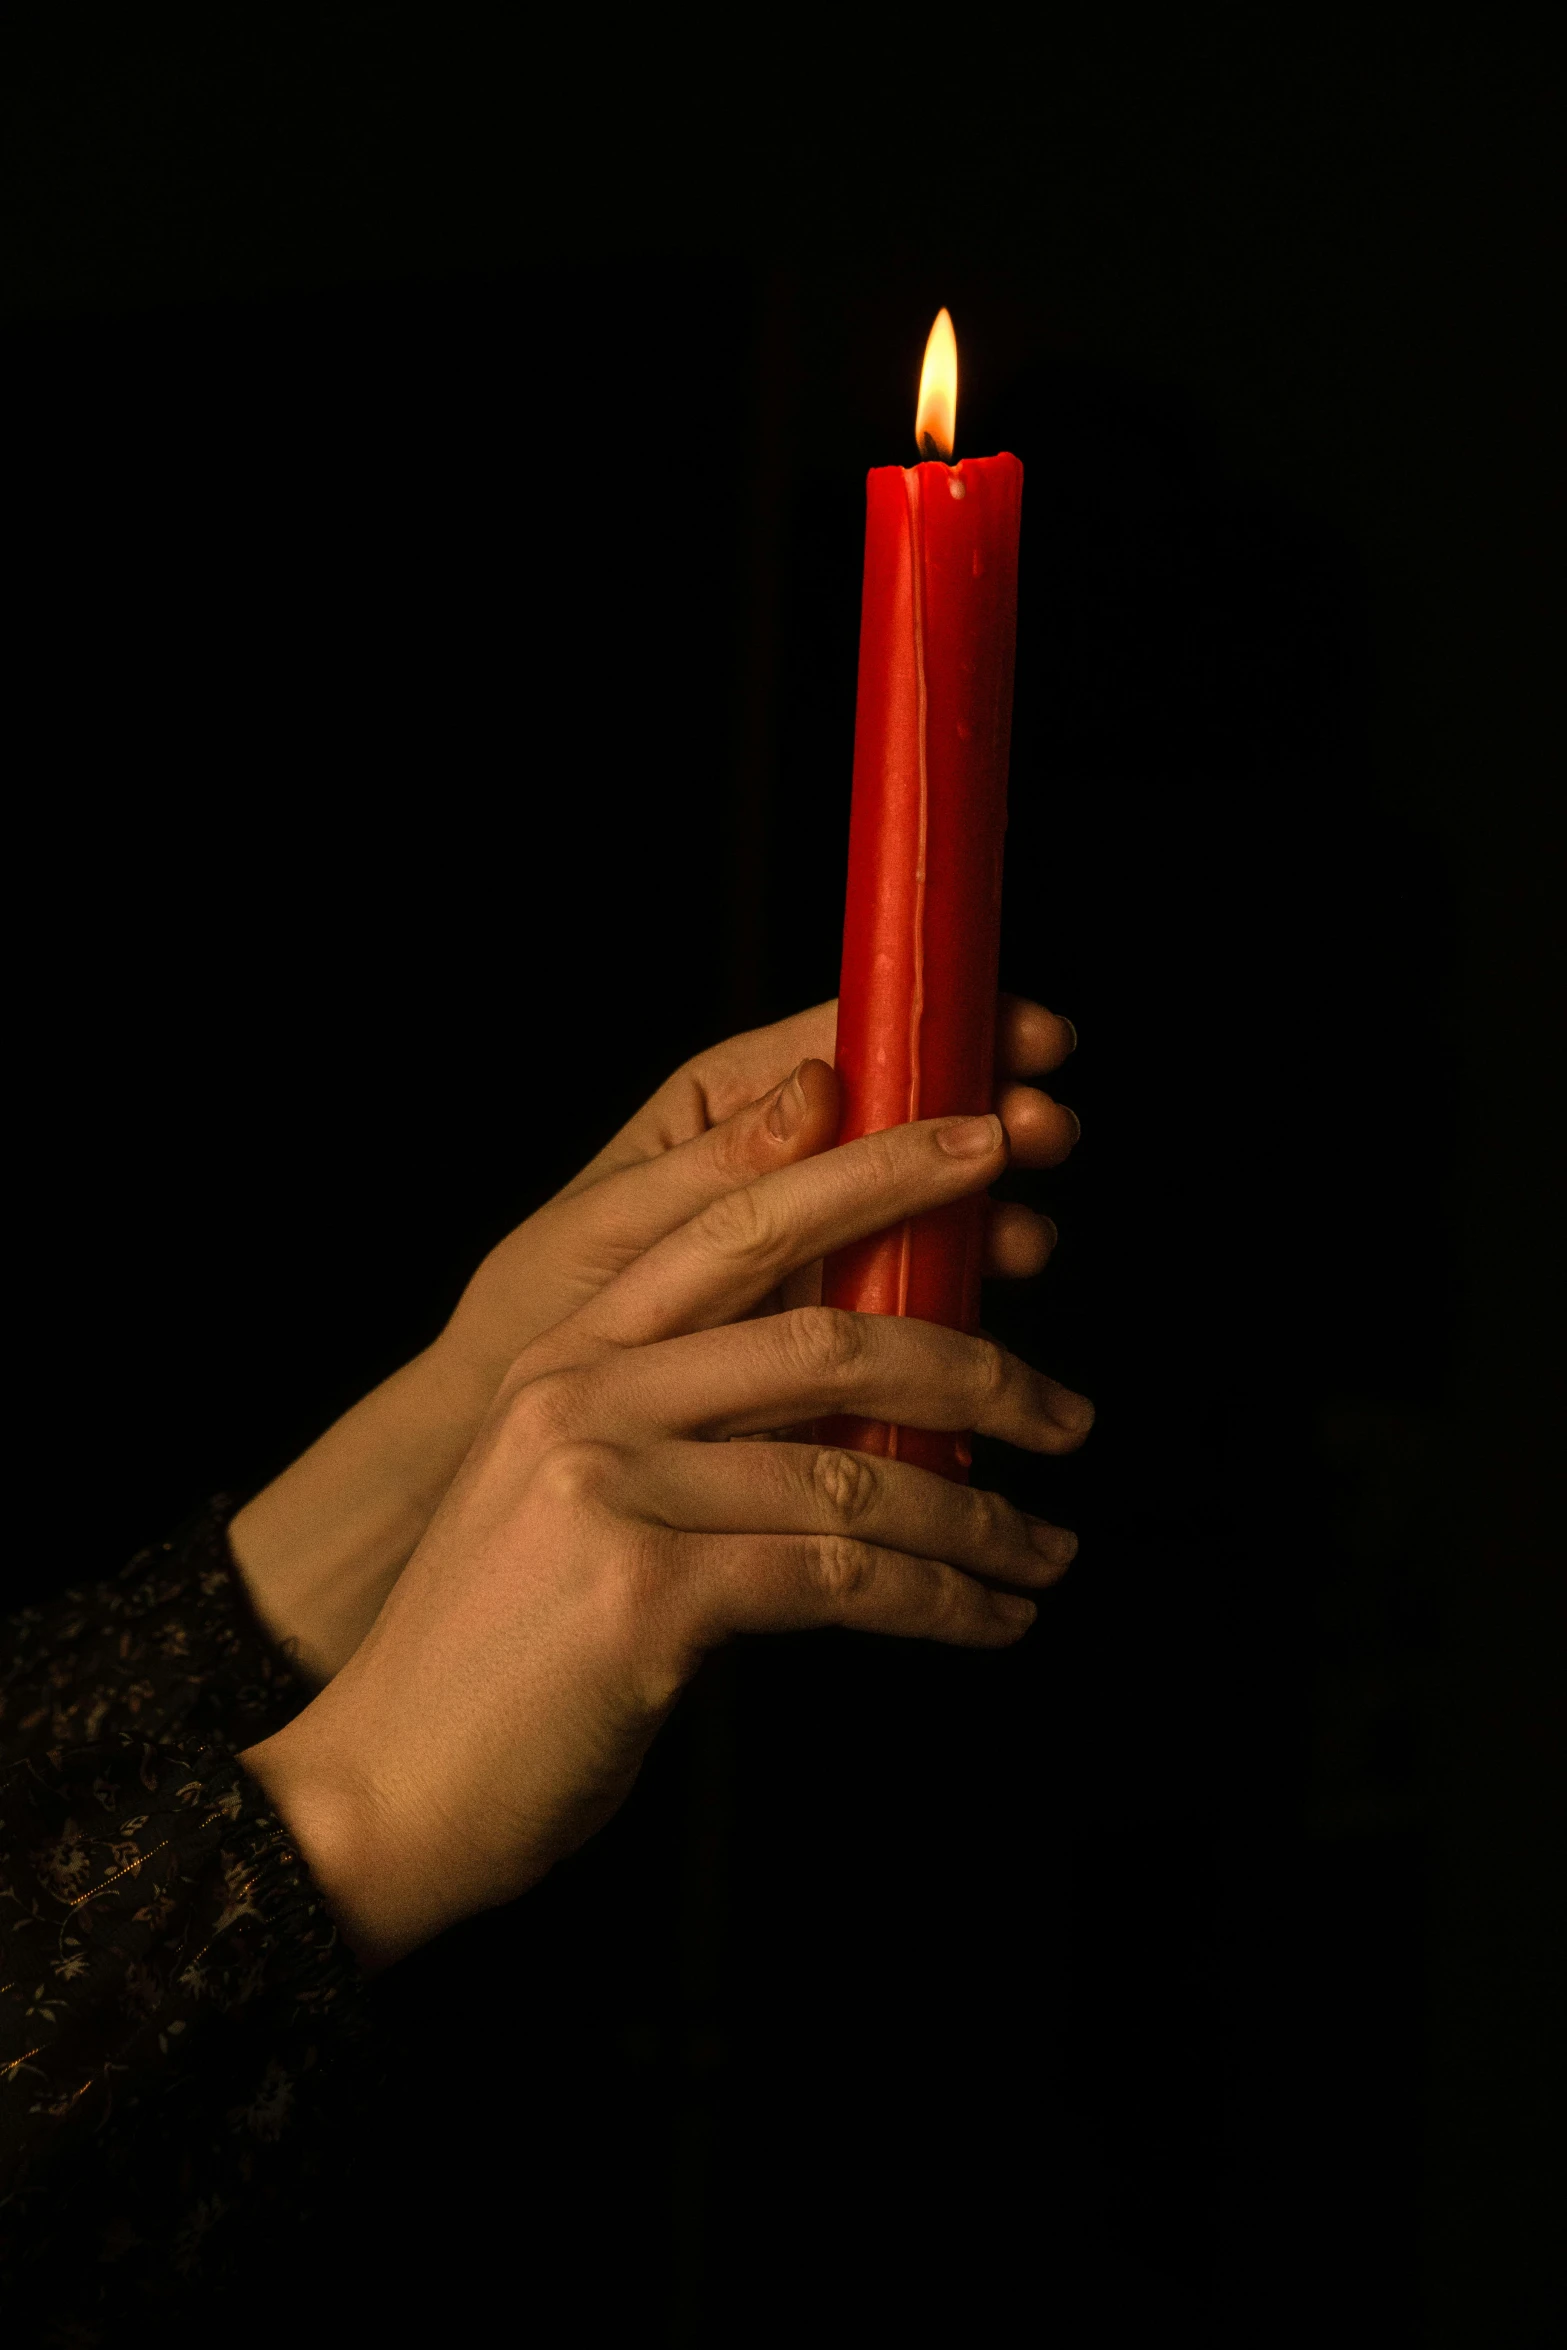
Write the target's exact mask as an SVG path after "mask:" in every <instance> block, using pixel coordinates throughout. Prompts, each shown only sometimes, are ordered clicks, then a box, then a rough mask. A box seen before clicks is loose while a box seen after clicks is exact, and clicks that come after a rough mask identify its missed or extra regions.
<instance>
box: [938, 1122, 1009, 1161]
mask: <svg viewBox="0 0 1567 2350" xmlns="http://www.w3.org/2000/svg"><path fill="white" fill-rule="evenodd" d="M1000 1140H1001V1120H1000V1119H999V1118H995V1117H990V1118H949V1119H948V1120H947V1123H946V1125H945V1126H938V1127H937V1129H936V1147H937V1149H938V1150H944V1151H945V1152H946V1154H947V1156H948V1158H949V1159H982V1158H983V1157H984V1156H985V1155H986V1153H987V1152H988V1151H993V1150H994V1149H995V1147H996V1145H997V1144H998V1143H999V1142H1000Z"/></svg>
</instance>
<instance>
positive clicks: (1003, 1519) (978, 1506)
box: [969, 1488, 1019, 1550]
mask: <svg viewBox="0 0 1567 2350" xmlns="http://www.w3.org/2000/svg"><path fill="white" fill-rule="evenodd" d="M969 1507H970V1508H971V1509H972V1510H973V1512H974V1531H975V1533H976V1534H977V1535H978V1537H979V1539H980V1541H981V1543H982V1544H984V1546H985V1547H986V1548H987V1549H996V1550H1002V1549H1005V1550H1010V1549H1011V1548H1012V1546H1013V1545H1014V1543H1015V1542H1016V1541H1017V1539H1018V1533H1019V1523H1018V1514H1017V1511H1016V1510H1015V1509H1014V1508H1013V1507H1012V1504H1011V1503H1010V1502H1009V1501H1003V1500H1002V1498H1001V1496H1000V1494H999V1493H985V1492H983V1491H979V1490H976V1489H972V1488H971V1489H970V1494H969Z"/></svg>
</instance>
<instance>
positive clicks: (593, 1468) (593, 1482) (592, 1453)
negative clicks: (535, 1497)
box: [534, 1437, 617, 1510]
mask: <svg viewBox="0 0 1567 2350" xmlns="http://www.w3.org/2000/svg"><path fill="white" fill-rule="evenodd" d="M616 1459H617V1455H616V1451H615V1447H614V1446H613V1445H612V1444H598V1443H594V1442H592V1441H590V1440H589V1439H588V1438H585V1437H580V1438H577V1439H575V1440H572V1441H568V1442H566V1443H564V1444H552V1445H551V1446H550V1447H549V1448H548V1450H547V1451H546V1452H545V1453H544V1454H543V1455H542V1457H541V1458H540V1460H539V1463H538V1466H537V1468H536V1469H535V1471H534V1476H535V1479H536V1481H537V1483H538V1484H539V1485H540V1486H541V1487H542V1488H543V1493H542V1496H541V1498H543V1499H545V1500H546V1501H547V1502H548V1504H549V1505H550V1506H551V1507H553V1508H556V1509H563V1510H580V1509H585V1508H587V1507H589V1506H590V1505H591V1504H592V1503H594V1502H596V1501H599V1500H601V1499H602V1498H603V1495H604V1492H605V1490H606V1488H607V1486H608V1484H609V1480H610V1478H611V1476H612V1475H613V1473H614V1469H615V1465H616Z"/></svg>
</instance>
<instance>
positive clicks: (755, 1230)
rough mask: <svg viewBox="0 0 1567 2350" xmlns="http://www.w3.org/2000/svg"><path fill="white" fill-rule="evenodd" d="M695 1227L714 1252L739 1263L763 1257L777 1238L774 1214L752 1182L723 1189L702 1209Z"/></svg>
mask: <svg viewBox="0 0 1567 2350" xmlns="http://www.w3.org/2000/svg"><path fill="white" fill-rule="evenodd" d="M698 1230H699V1232H700V1234H701V1237H702V1239H703V1241H704V1242H705V1243H706V1245H707V1247H708V1248H710V1249H711V1250H712V1251H713V1252H714V1254H715V1255H717V1256H720V1257H728V1258H733V1259H736V1260H738V1261H739V1262H740V1263H742V1264H747V1263H750V1262H752V1261H753V1260H754V1259H756V1258H758V1257H764V1256H766V1255H767V1254H768V1253H769V1251H770V1250H771V1249H772V1248H773V1246H774V1245H775V1242H776V1239H777V1234H776V1230H775V1226H774V1221H773V1217H772V1215H771V1214H770V1213H769V1211H768V1209H767V1207H766V1205H765V1203H764V1200H763V1198H762V1195H761V1193H760V1192H759V1191H758V1190H757V1189H756V1187H755V1186H754V1185H751V1184H746V1185H743V1186H742V1187H741V1188H740V1189H739V1190H738V1191H726V1192H725V1193H724V1195H723V1197H722V1198H721V1199H715V1200H714V1201H713V1203H712V1205H711V1207H707V1208H704V1209H703V1211H702V1215H701V1218H700V1220H699V1224H698Z"/></svg>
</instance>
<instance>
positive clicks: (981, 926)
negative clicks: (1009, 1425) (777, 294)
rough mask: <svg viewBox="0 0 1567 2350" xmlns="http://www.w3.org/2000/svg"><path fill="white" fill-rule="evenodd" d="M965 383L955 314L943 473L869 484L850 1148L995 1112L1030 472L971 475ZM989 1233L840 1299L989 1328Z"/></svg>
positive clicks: (852, 916)
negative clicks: (1004, 874) (964, 424)
mask: <svg viewBox="0 0 1567 2350" xmlns="http://www.w3.org/2000/svg"><path fill="white" fill-rule="evenodd" d="M957 364H958V363H957V346H956V343H955V341H954V338H953V333H952V321H951V319H950V318H949V317H948V315H947V313H946V311H945V310H943V311H942V312H941V314H940V316H939V317H938V318H937V320H936V323H935V325H934V326H933V327H932V328H931V332H930V340H929V342H928V343H927V344H926V347H925V365H924V368H923V370H922V373H921V376H920V394H919V406H918V410H917V412H916V417H915V428H914V430H915V442H916V445H917V447H918V448H919V450H920V453H921V456H922V458H924V459H925V460H926V462H924V463H922V464H918V465H913V466H909V467H907V468H904V467H902V466H897V465H886V466H878V467H877V468H876V469H875V470H874V471H873V472H872V473H871V474H870V475H869V476H868V477H867V481H866V524H865V592H864V601H863V604H862V607H861V615H860V682H859V702H858V707H857V711H856V716H855V733H854V799H853V806H852V810H851V814H850V819H849V888H848V903H847V906H846V908H845V912H844V924H843V976H842V980H841V983H840V987H839V994H838V1046H837V1063H838V1071H839V1078H840V1082H841V1084H842V1088H843V1118H842V1123H841V1126H840V1128H839V1136H838V1139H839V1140H840V1142H850V1141H853V1140H854V1139H855V1138H856V1137H858V1136H860V1135H862V1134H876V1133H879V1132H880V1131H881V1130H882V1129H883V1128H884V1127H888V1126H898V1125H901V1124H903V1123H904V1122H905V1121H906V1120H908V1119H911V1118H937V1117H944V1116H948V1115H951V1114H954V1113H969V1114H972V1113H974V1112H978V1111H983V1110H988V1109H989V1108H990V1107H991V1095H992V1080H993V1076H994V1054H995V1025H996V984H997V968H998V963H999V959H1000V945H1001V856H1002V844H1003V836H1004V834H1005V831H1006V791H1007V750H1008V744H1009V739H1010V736H1011V730H1012V663H1013V651H1014V645H1015V641H1016V635H1017V544H1018V523H1019V518H1020V514H1021V509H1022V498H1023V468H1022V466H1021V465H1020V464H1019V462H1018V460H1017V459H1016V458H1015V457H1011V456H1000V457H967V458H964V459H963V460H962V461H961V462H960V463H957V464H954V463H953V462H952V456H953V447H954V424H955V418H956V411H957ZM984 1231H985V1203H984V1201H983V1200H982V1199H976V1200H965V1201H961V1202H959V1203H958V1205H957V1206H955V1207H951V1208H943V1209H939V1210H937V1211H936V1212H935V1213H934V1214H932V1215H928V1216H920V1217H917V1218H915V1219H914V1220H913V1221H911V1222H909V1223H906V1224H901V1225H899V1226H897V1227H896V1228H895V1229H894V1230H893V1231H890V1232H883V1233H879V1234H878V1235H877V1236H876V1237H875V1238H874V1239H871V1240H867V1241H862V1242H860V1243H859V1244H858V1245H857V1246H855V1247H853V1248H849V1249H844V1250H843V1251H841V1252H840V1254H838V1255H837V1256H835V1257H832V1258H830V1259H829V1260H828V1264H827V1267H826V1273H825V1279H824V1284H823V1292H822V1294H823V1298H824V1300H825V1302H826V1303H827V1304H829V1305H835V1306H846V1307H849V1308H851V1309H853V1310H855V1311H857V1312H859V1313H869V1314H912V1315H914V1316H916V1317H917V1318H918V1319H920V1320H922V1321H927V1322H941V1323H944V1324H946V1325H947V1326H948V1327H949V1328H951V1329H958V1330H972V1329H974V1328H976V1327H977V1323H978V1314H979V1274H980V1257H981V1252H982V1249H983V1245H984ZM822 1433H823V1434H824V1435H825V1436H826V1437H827V1438H828V1440H829V1441H833V1442H837V1443H841V1444H848V1445H852V1446H854V1447H855V1448H856V1449H857V1450H859V1451H861V1452H873V1453H881V1454H885V1455H889V1456H891V1457H894V1458H896V1459H899V1460H905V1461H913V1462H915V1463H916V1464H917V1465H918V1466H920V1467H921V1468H928V1469H936V1470H939V1471H940V1472H941V1473H942V1474H943V1475H944V1476H948V1477H952V1478H956V1479H958V1480H963V1479H966V1477H967V1475H968V1464H969V1447H968V1443H967V1441H966V1439H965V1438H963V1437H961V1436H952V1435H945V1434H939V1433H935V1432H932V1431H929V1430H925V1429H914V1428H889V1427H883V1426H880V1425H878V1424H876V1423H874V1422H871V1421H866V1420H837V1421H833V1422H831V1423H829V1424H828V1425H827V1426H826V1427H825V1428H824V1429H823V1431H822Z"/></svg>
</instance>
